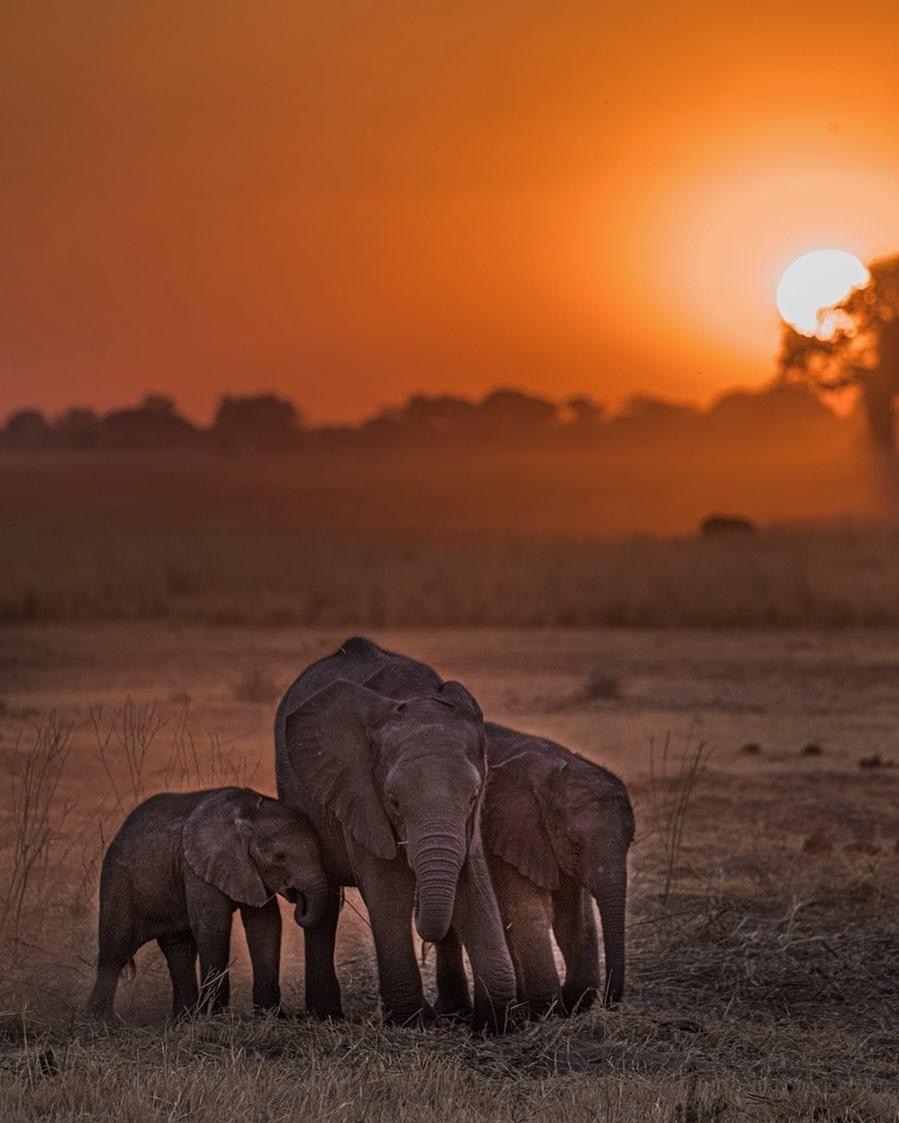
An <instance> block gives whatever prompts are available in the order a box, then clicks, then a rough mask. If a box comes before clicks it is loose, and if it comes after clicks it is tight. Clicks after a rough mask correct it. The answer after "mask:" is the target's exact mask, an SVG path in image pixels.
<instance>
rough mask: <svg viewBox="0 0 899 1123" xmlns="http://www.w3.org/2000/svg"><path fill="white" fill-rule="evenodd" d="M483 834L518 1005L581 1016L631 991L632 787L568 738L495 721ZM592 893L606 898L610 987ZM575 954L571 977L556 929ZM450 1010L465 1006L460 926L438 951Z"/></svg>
mask: <svg viewBox="0 0 899 1123" xmlns="http://www.w3.org/2000/svg"><path fill="white" fill-rule="evenodd" d="M486 733H487V756H488V761H489V767H490V773H489V780H488V784H487V793H486V796H485V801H484V814H483V820H482V825H483V834H484V845H485V848H486V850H487V855H488V862H489V865H490V872H491V875H492V877H493V882H494V887H495V890H496V896H497V900H498V902H499V906H500V911H501V914H502V917H503V923H504V926H505V929H506V935H507V939H508V943H509V949H510V951H511V954H512V961H513V963H514V965H515V975H516V980H517V986H518V999H519V1002H521V1003H522V1004H523V1006H524V1007H525V1008H526V1009H527V1010H528V1012H530V1013H532V1014H542V1013H545V1012H547V1011H549V1010H553V1009H554V1010H556V1011H558V1012H560V1013H564V1012H567V1013H571V1012H574V1011H575V1010H584V1009H586V1008H587V1007H588V1006H590V1005H591V1004H592V1003H593V1001H594V1000H595V999H596V997H597V996H598V995H599V994H602V995H603V997H604V999H605V1001H606V1002H607V1003H609V1004H614V1003H617V1002H619V1001H620V1000H621V998H622V995H623V992H624V978H625V906H626V898H627V855H628V849H629V847H630V845H631V842H632V841H633V837H634V815H633V811H632V809H631V803H630V799H629V798H628V794H627V789H626V788H625V786H624V784H623V783H622V782H621V781H620V780H619V779H618V778H617V777H616V776H614V775H613V774H612V773H611V772H609V771H607V770H606V769H604V768H601V767H600V766H599V765H596V764H593V763H592V762H591V761H588V760H585V759H584V758H583V757H581V756H578V755H577V754H575V753H572V752H570V751H569V750H568V749H566V748H564V747H563V746H562V745H558V744H556V743H555V742H553V741H549V740H546V739H545V738H542V737H534V736H531V735H528V734H525V733H518V732H516V731H515V730H512V729H506V728H505V727H503V726H500V725H493V724H491V723H488V724H487V725H486ZM593 899H595V900H596V903H597V905H598V906H599V914H600V918H601V920H602V936H603V945H604V958H605V985H604V987H603V986H601V981H600V973H599V946H598V939H597V930H596V920H595V916H594V912H593V903H592V901H593ZM551 930H552V932H553V933H554V934H555V937H556V942H557V944H558V946H559V950H560V951H561V952H562V956H563V959H564V960H565V982H564V985H562V984H560V980H559V975H558V972H557V970H556V964H555V957H554V955H553V949H552V942H551V939H550V931H551ZM437 968H438V970H437V975H438V984H439V990H440V1002H439V1005H440V1007H441V1008H442V1009H445V1010H451V1009H453V1008H455V1009H464V1008H465V1006H466V1004H467V980H466V977H465V970H464V966H463V963H462V953H461V948H460V947H459V944H458V941H457V940H456V939H455V938H454V936H453V934H452V933H450V934H449V935H448V937H447V939H446V940H445V941H443V942H442V943H441V945H440V946H439V947H438V951H437Z"/></svg>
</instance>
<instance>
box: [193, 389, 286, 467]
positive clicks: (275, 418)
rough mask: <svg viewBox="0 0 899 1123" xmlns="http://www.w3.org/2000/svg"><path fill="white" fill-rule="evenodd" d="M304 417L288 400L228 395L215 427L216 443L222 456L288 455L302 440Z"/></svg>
mask: <svg viewBox="0 0 899 1123" xmlns="http://www.w3.org/2000/svg"><path fill="white" fill-rule="evenodd" d="M301 424H302V422H301V417H300V415H299V414H298V412H297V410H296V407H295V406H294V405H293V403H292V402H289V401H287V399H286V398H279V397H278V396H277V395H275V394H258V395H255V396H251V397H240V396H235V397H232V396H230V395H227V394H226V395H224V396H223V397H222V398H221V399H220V400H219V404H218V409H217V410H216V414H215V421H214V422H213V425H212V439H213V443H214V444H215V447H216V448H218V449H219V450H220V451H222V452H229V453H234V452H284V451H286V450H287V449H291V448H295V447H296V446H297V444H298V443H299V440H300V430H301Z"/></svg>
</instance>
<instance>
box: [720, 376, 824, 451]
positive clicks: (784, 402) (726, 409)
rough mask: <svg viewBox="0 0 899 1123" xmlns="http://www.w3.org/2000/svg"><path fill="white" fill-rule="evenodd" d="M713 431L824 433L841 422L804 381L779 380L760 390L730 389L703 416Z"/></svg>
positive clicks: (729, 434) (744, 436) (753, 436)
mask: <svg viewBox="0 0 899 1123" xmlns="http://www.w3.org/2000/svg"><path fill="white" fill-rule="evenodd" d="M704 422H705V427H706V428H707V429H708V431H709V432H710V433H712V434H715V435H717V436H719V437H725V438H727V440H728V441H740V440H744V441H753V442H757V441H759V440H760V439H761V440H764V439H771V438H780V437H791V436H799V435H801V434H803V433H806V434H807V433H812V432H814V433H816V434H823V433H825V432H827V431H832V430H834V429H835V428H836V427H837V426H838V425H839V421H838V420H837V417H836V415H835V414H834V413H833V411H832V410H829V409H828V408H827V406H826V405H824V403H823V402H822V401H821V399H820V398H819V397H817V396H816V395H815V394H814V393H813V391H812V390H811V389H810V388H809V387H808V386H805V385H802V384H798V385H791V384H789V383H784V382H782V381H776V382H774V383H773V384H771V385H768V386H764V387H763V388H762V389H760V390H731V391H730V392H728V393H726V394H723V395H722V396H721V397H720V398H718V399H717V400H716V401H715V402H714V403H713V404H712V406H711V408H710V409H709V411H708V413H707V414H706V415H705V418H704Z"/></svg>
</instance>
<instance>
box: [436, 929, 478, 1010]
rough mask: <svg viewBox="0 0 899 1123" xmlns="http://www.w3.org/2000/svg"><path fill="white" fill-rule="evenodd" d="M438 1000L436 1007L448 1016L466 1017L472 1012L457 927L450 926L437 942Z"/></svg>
mask: <svg viewBox="0 0 899 1123" xmlns="http://www.w3.org/2000/svg"><path fill="white" fill-rule="evenodd" d="M436 951H437V1002H436V1004H435V1007H434V1009H435V1010H436V1012H437V1013H438V1014H442V1015H444V1016H445V1017H448V1018H466V1017H468V1016H469V1015H470V1014H471V998H470V996H469V993H468V976H467V975H466V974H465V961H464V959H463V957H462V941H461V940H460V939H459V933H458V932H457V931H456V930H455V928H450V930H449V932H447V934H446V936H445V937H444V939H442V940H441V941H440V943H439V944H437V948H436Z"/></svg>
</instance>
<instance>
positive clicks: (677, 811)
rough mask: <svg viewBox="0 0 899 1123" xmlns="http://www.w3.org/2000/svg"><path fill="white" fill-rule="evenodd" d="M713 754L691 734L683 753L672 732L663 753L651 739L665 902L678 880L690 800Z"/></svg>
mask: <svg viewBox="0 0 899 1123" xmlns="http://www.w3.org/2000/svg"><path fill="white" fill-rule="evenodd" d="M710 755H711V750H710V749H707V748H706V746H705V744H704V743H703V742H701V741H700V742H699V743H698V744H695V745H694V744H693V740H692V737H691V735H690V734H689V733H688V734H687V737H686V739H685V741H684V748H683V751H682V752H681V753H680V754H679V755H675V754H674V753H673V752H672V751H671V737H670V734H666V735H665V740H664V742H663V743H662V751H661V754H659V753H657V752H656V746H655V741H650V746H649V774H650V798H651V801H652V806H653V817H654V819H655V822H656V824H657V827H658V829H659V830H660V831H661V835H662V842H663V847H664V852H665V878H664V882H663V886H662V901H663V902H665V903H667V901H668V898H669V896H670V895H671V890H672V888H673V886H674V882H675V881H676V879H677V869H678V861H679V859H680V852H681V846H682V844H683V840H684V830H685V828H686V825H687V812H688V810H689V806H690V799H691V798H692V796H693V792H694V790H695V788H696V784H697V781H698V780H699V778H700V776H701V775H702V772H703V770H704V768H705V765H706V763H707V761H708V758H709V756H710Z"/></svg>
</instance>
